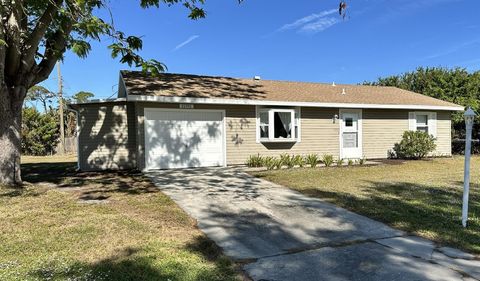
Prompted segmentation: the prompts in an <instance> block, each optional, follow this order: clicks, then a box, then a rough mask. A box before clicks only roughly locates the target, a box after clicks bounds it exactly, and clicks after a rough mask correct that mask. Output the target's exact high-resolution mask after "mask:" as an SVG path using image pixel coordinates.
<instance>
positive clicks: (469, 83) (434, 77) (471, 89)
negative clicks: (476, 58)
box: [364, 67, 480, 136]
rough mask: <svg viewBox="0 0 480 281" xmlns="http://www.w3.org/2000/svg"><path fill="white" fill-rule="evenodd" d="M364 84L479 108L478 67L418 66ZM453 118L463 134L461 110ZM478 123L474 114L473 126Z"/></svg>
mask: <svg viewBox="0 0 480 281" xmlns="http://www.w3.org/2000/svg"><path fill="white" fill-rule="evenodd" d="M364 84H366V85H378V86H393V87H398V88H401V89H405V90H409V91H413V92H416V93H420V94H423V95H426V96H430V97H434V98H437V99H441V100H445V101H449V102H453V103H455V104H459V105H463V106H466V107H467V106H470V107H472V108H473V109H474V110H475V111H477V112H479V111H480V71H477V72H473V73H469V72H468V71H467V70H466V69H465V68H459V67H457V68H452V69H449V68H443V67H432V68H429V67H427V68H424V67H419V68H417V69H416V70H415V71H412V72H406V73H403V74H400V75H393V76H388V77H384V78H379V79H378V80H377V81H375V82H364ZM452 122H453V127H454V129H455V134H456V135H457V136H458V135H459V134H462V133H463V130H464V120H463V113H462V112H457V113H454V114H453V117H452ZM478 123H479V121H478V118H477V121H476V128H477V126H479V125H480V124H478ZM476 131H477V132H478V130H476Z"/></svg>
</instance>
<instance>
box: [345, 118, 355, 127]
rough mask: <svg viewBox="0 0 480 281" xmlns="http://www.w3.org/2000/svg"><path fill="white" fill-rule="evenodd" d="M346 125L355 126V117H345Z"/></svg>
mask: <svg viewBox="0 0 480 281" xmlns="http://www.w3.org/2000/svg"><path fill="white" fill-rule="evenodd" d="M345 127H353V118H350V117H348V118H345Z"/></svg>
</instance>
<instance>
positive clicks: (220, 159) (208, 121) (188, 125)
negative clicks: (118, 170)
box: [145, 110, 225, 169]
mask: <svg viewBox="0 0 480 281" xmlns="http://www.w3.org/2000/svg"><path fill="white" fill-rule="evenodd" d="M224 134H225V132H224V126H223V112H221V111H168V110H154V111H151V110H145V157H146V159H145V163H146V167H147V169H167V168H186V167H202V166H221V165H223V164H224V152H225V151H224Z"/></svg>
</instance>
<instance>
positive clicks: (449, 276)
mask: <svg viewBox="0 0 480 281" xmlns="http://www.w3.org/2000/svg"><path fill="white" fill-rule="evenodd" d="M148 176H150V178H151V179H152V181H153V182H154V183H155V184H156V185H157V186H158V187H159V188H160V189H161V190H162V191H163V192H164V193H165V194H167V195H168V196H170V197H171V198H172V199H173V200H174V201H175V202H176V203H177V204H178V205H179V206H180V207H181V208H183V209H184V210H185V211H186V212H187V213H188V214H189V215H190V216H192V217H193V218H195V219H196V220H197V221H198V226H199V228H200V229H201V230H202V231H203V232H204V233H205V234H206V235H207V236H208V237H209V238H210V239H212V240H213V241H215V242H216V243H217V244H218V245H219V246H220V247H221V248H222V249H223V250H224V253H225V254H226V255H228V256H230V257H231V258H232V259H234V260H236V261H239V262H242V263H244V264H245V265H244V269H245V271H246V272H247V273H248V275H249V276H250V277H251V278H252V279H254V280H303V281H306V280H437V281H438V280H479V279H480V261H478V260H477V259H476V257H474V256H472V255H469V254H466V253H463V252H460V251H457V250H455V249H451V248H440V247H437V246H436V245H435V244H434V243H432V242H431V241H428V240H425V239H421V238H418V237H415V236H409V235H407V234H406V233H404V232H402V231H399V230H395V229H392V228H390V227H388V226H386V225H385V224H382V223H380V222H377V221H374V220H371V219H368V218H366V217H363V216H360V215H357V214H355V213H352V212H349V211H347V210H345V209H342V208H339V207H336V206H334V205H332V204H329V203H326V202H324V201H322V200H319V199H316V198H310V197H308V196H305V195H302V194H300V193H298V192H295V191H292V190H290V189H287V188H284V187H281V186H278V185H276V184H273V183H271V182H268V181H265V180H262V179H257V178H254V177H251V176H250V175H248V174H246V173H244V172H243V171H242V170H241V169H235V168H208V169H206V168H198V169H184V170H170V171H154V172H149V173H148Z"/></svg>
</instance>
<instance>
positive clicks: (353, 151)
mask: <svg viewBox="0 0 480 281" xmlns="http://www.w3.org/2000/svg"><path fill="white" fill-rule="evenodd" d="M362 157H363V153H362V110H361V109H341V110H340V158H342V159H344V158H347V159H351V158H362Z"/></svg>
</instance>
